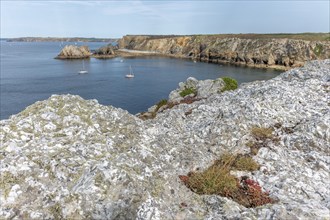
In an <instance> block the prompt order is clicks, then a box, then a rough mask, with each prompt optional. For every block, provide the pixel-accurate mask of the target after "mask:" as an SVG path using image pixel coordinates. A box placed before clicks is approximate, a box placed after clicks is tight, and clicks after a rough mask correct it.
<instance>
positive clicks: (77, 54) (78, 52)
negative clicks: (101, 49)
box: [55, 45, 91, 59]
mask: <svg viewBox="0 0 330 220" xmlns="http://www.w3.org/2000/svg"><path fill="white" fill-rule="evenodd" d="M90 55H91V52H90V50H89V48H88V46H80V47H78V46H75V45H66V46H65V47H64V48H63V49H62V50H61V52H60V54H59V55H57V57H55V58H56V59H85V58H89V57H90Z"/></svg>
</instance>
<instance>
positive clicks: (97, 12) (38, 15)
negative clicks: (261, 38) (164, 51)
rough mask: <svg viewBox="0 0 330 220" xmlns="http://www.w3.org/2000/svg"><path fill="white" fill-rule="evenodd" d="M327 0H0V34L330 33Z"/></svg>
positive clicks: (33, 35) (10, 35)
mask: <svg viewBox="0 0 330 220" xmlns="http://www.w3.org/2000/svg"><path fill="white" fill-rule="evenodd" d="M329 2H330V1H329V0H323V1H316V0H310V1H308V0H304V1H296V0H286V1H285V0H278V1H271V0H263V1H262V0H256V1H247V0H245V1H243V0H241V1H239V0H232V1H222V0H218V1H216V0H213V1H202V0H200V1H198V0H191V1H183V0H176V1H167V0H163V1H161V0H158V1H151V0H135V1H129V0H122V1H81V0H74V1H68V0H56V1H42V0H37V1H32V0H21V1H19V0H0V3H1V5H0V6H1V32H0V37H1V38H10V37H28V36H31V37H98V38H119V37H122V36H124V35H126V34H155V35H156V34H178V35H187V34H228V33H302V32H330V23H329V20H330V17H329V16H330V15H329V14H330V12H329V10H330V3H329Z"/></svg>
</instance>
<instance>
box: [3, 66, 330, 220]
mask: <svg viewBox="0 0 330 220" xmlns="http://www.w3.org/2000/svg"><path fill="white" fill-rule="evenodd" d="M189 81H192V80H189ZM329 82H330V60H325V61H313V62H311V63H307V64H306V65H305V66H304V67H303V68H297V69H292V70H290V71H288V72H285V73H283V74H281V75H280V76H278V77H276V78H274V79H271V80H269V81H256V82H252V83H246V84H242V85H241V86H240V87H239V88H238V89H237V90H234V91H226V92H223V93H220V94H218V93H212V94H213V95H211V96H210V97H207V98H206V99H202V100H199V101H196V102H193V103H192V104H189V105H188V104H181V105H177V106H174V107H173V108H172V109H168V110H165V111H162V112H161V113H159V114H157V116H156V118H155V119H152V120H147V121H142V120H140V119H138V118H137V117H135V116H133V115H130V114H129V113H128V112H127V111H124V110H121V109H116V108H114V107H112V106H102V105H100V104H98V103H97V101H96V100H84V99H82V98H80V97H79V96H73V95H61V96H59V95H54V96H52V97H50V98H49V99H47V100H44V101H40V102H37V103H35V104H33V105H31V106H29V107H28V108H26V109H25V110H24V111H23V112H21V113H19V114H17V115H14V116H12V117H11V118H10V119H8V120H2V121H1V122H0V141H1V145H0V201H1V203H0V204H1V205H0V219H86V218H91V219H327V218H328V217H329V201H330V195H329V190H328V181H329V178H330V177H329V173H330V168H329V142H330V109H329V92H330V84H329ZM194 83H195V80H194ZM196 83H198V82H196ZM199 83H201V82H199ZM206 88H209V87H206ZM187 113H189V114H187ZM255 126H259V127H267V128H271V130H272V135H273V136H274V141H272V140H268V141H267V142H262V143H260V146H259V147H260V149H259V151H258V152H257V153H256V154H255V156H254V159H255V160H256V161H257V162H258V163H259V164H260V169H259V170H256V171H253V172H242V171H240V172H236V173H235V175H237V176H238V177H242V176H243V175H244V176H248V177H249V178H251V179H253V180H255V181H257V182H259V184H260V186H261V187H262V188H263V189H264V190H268V191H269V193H270V196H271V197H272V198H276V199H278V202H276V203H274V204H267V205H264V206H260V207H257V208H245V207H243V206H241V205H239V204H238V203H236V202H234V201H232V200H230V199H228V198H225V197H221V196H218V195H198V194H196V193H194V192H192V191H191V190H189V189H188V188H187V187H186V186H185V185H184V184H183V183H182V182H181V181H180V179H179V177H178V176H179V175H187V173H188V172H190V171H196V170H204V169H205V168H207V167H208V166H210V165H211V164H212V163H213V161H214V160H216V159H218V158H219V156H220V155H223V154H224V153H225V152H226V151H230V152H240V153H242V152H249V151H250V150H251V149H250V147H249V146H250V145H249V143H251V141H252V140H253V137H252V132H251V129H252V128H253V127H255ZM275 140H276V141H275Z"/></svg>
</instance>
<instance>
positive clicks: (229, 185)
mask: <svg viewBox="0 0 330 220" xmlns="http://www.w3.org/2000/svg"><path fill="white" fill-rule="evenodd" d="M258 169H259V164H258V163H257V162H255V161H254V160H253V159H252V158H251V156H249V155H242V154H233V153H225V154H223V155H222V156H221V157H220V159H218V160H216V161H215V162H214V163H213V164H212V165H211V166H210V167H208V168H207V169H206V170H204V171H202V172H189V173H188V175H187V176H185V175H180V176H179V178H180V180H181V181H182V182H183V183H184V184H185V185H186V186H187V187H188V188H189V189H191V190H192V191H193V192H195V193H197V194H206V195H210V194H216V195H220V196H224V197H228V198H231V199H232V200H234V201H235V202H237V203H239V204H241V205H243V206H245V207H247V208H251V207H256V206H261V205H265V204H267V203H274V202H275V200H274V199H272V198H271V197H270V196H269V193H268V192H264V191H263V190H262V187H261V186H260V185H259V183H258V182H257V181H255V180H253V179H251V178H249V177H247V176H242V177H241V178H238V177H236V176H234V175H232V174H231V171H235V170H240V171H256V170H258Z"/></svg>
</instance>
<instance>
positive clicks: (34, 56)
mask: <svg viewBox="0 0 330 220" xmlns="http://www.w3.org/2000/svg"><path fill="white" fill-rule="evenodd" d="M66 44H73V43H60V42H42V43H40V42H38V43H26V42H14V43H13V42H4V41H1V75H0V79H1V80H0V86H1V88H0V92H1V93H0V96H1V97H0V98H1V100H0V101H1V108H0V118H1V119H6V118H9V116H10V115H12V114H17V113H18V112H20V111H22V110H24V109H25V108H26V107H27V106H29V105H31V104H33V103H34V102H36V101H40V100H44V99H47V98H49V97H50V96H51V95H52V94H68V93H70V94H75V95H80V96H82V97H83V98H85V99H97V100H98V101H99V103H101V104H103V105H113V106H115V107H120V108H123V109H126V110H128V111H129V112H130V113H133V114H135V113H137V112H141V111H145V110H147V109H148V108H149V107H150V106H152V105H153V104H155V103H156V102H158V101H159V100H160V99H164V98H167V97H168V94H169V92H170V91H172V90H174V89H175V88H176V87H177V86H178V83H179V82H182V81H185V80H186V79H187V78H188V77H189V76H193V77H195V78H197V79H199V80H201V79H216V78H219V77H222V76H229V77H232V78H235V79H236V80H237V81H238V82H239V83H242V82H250V81H254V80H265V79H270V78H273V77H275V76H277V75H278V74H279V73H280V72H278V71H274V70H263V69H253V68H246V67H236V66H230V65H216V64H207V63H199V62H197V63H194V62H192V61H190V60H183V59H174V58H164V57H144V58H141V57H139V58H129V59H128V58H114V59H107V60H99V59H94V58H91V59H90V60H85V61H84V62H85V68H86V69H87V70H88V74H85V75H79V74H78V71H79V70H81V69H82V61H81V60H56V59H54V57H55V56H56V55H57V54H58V53H59V52H60V50H61V49H62V48H63V47H64V45H66ZM81 44H82V43H77V45H81ZM84 45H86V43H84ZM87 45H88V46H89V47H90V49H92V50H93V49H97V48H99V47H101V46H104V45H105V43H87ZM130 65H131V66H132V69H133V71H134V73H135V78H133V79H126V78H125V74H128V73H129V66H130Z"/></svg>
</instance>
